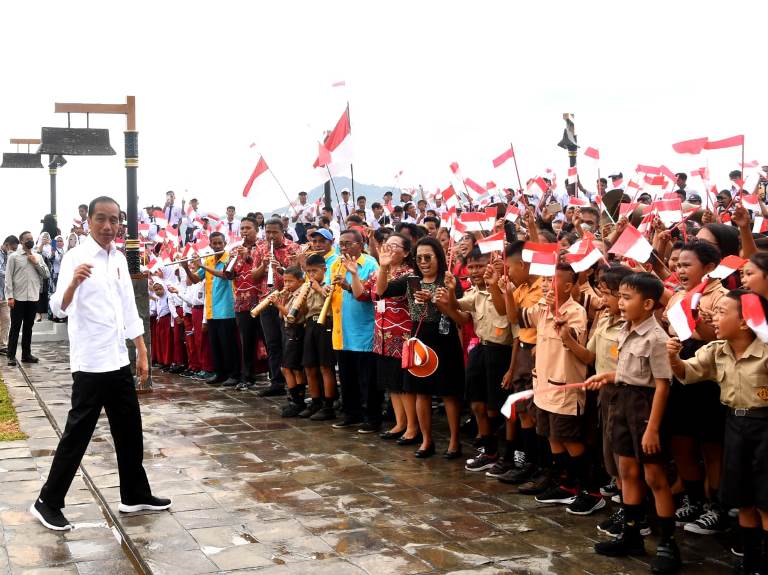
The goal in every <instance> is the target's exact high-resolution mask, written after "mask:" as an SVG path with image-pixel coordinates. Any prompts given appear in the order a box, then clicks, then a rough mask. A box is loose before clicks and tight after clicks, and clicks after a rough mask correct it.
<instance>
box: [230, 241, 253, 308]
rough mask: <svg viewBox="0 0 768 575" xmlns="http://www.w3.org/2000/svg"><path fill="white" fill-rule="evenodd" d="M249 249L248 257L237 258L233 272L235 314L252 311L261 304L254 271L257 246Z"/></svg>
mask: <svg viewBox="0 0 768 575" xmlns="http://www.w3.org/2000/svg"><path fill="white" fill-rule="evenodd" d="M246 249H248V255H246V256H240V257H238V258H237V261H236V262H235V265H234V267H233V268H232V271H233V272H234V278H233V279H234V283H235V312H244V311H251V310H252V309H253V308H254V307H255V306H256V304H257V303H259V294H258V291H257V286H256V282H254V281H253V275H252V273H251V272H252V271H253V268H254V267H255V266H254V261H255V254H256V245H253V246H251V247H250V248H246Z"/></svg>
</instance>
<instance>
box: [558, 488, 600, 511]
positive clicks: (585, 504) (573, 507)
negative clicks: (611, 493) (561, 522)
mask: <svg viewBox="0 0 768 575" xmlns="http://www.w3.org/2000/svg"><path fill="white" fill-rule="evenodd" d="M603 507H605V499H603V498H602V497H601V496H600V495H593V494H591V493H589V492H588V491H581V492H580V493H579V494H578V495H577V496H576V499H574V500H573V503H571V504H570V505H569V506H568V507H567V508H566V509H565V510H566V511H567V512H568V513H570V514H572V515H591V514H592V513H594V512H595V511H597V510H599V509H602V508H603Z"/></svg>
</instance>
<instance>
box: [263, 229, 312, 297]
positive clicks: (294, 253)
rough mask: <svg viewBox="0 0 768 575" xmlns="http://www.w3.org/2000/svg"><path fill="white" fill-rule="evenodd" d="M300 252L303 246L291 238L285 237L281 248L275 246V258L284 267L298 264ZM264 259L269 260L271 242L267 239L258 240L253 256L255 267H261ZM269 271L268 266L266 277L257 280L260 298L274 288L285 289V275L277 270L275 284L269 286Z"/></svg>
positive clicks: (275, 271)
mask: <svg viewBox="0 0 768 575" xmlns="http://www.w3.org/2000/svg"><path fill="white" fill-rule="evenodd" d="M299 253H301V246H300V245H299V244H297V243H296V242H292V241H290V240H286V239H284V240H283V245H281V246H280V247H279V248H278V247H275V259H276V260H277V261H278V262H279V263H280V265H281V266H282V267H284V268H287V267H289V266H292V265H296V260H297V258H298V255H299ZM262 261H269V242H268V241H267V240H259V241H258V242H256V247H255V249H254V256H253V267H255V268H257V267H259V266H260V265H261V262H262ZM268 271H269V267H267V268H266V270H265V272H264V277H262V278H261V279H260V280H259V281H257V282H256V295H257V296H258V298H259V299H262V298H263V297H264V296H266V295H267V294H268V293H269V292H270V291H272V289H276V290H281V289H283V275H282V274H279V273H277V270H274V280H275V285H274V286H273V287H272V288H269V287H267V276H268Z"/></svg>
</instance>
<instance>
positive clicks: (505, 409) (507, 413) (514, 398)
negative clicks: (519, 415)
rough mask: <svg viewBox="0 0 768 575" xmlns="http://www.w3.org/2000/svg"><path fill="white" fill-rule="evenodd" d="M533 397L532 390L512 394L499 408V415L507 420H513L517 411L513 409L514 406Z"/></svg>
mask: <svg viewBox="0 0 768 575" xmlns="http://www.w3.org/2000/svg"><path fill="white" fill-rule="evenodd" d="M532 397H533V390H532V389H524V390H523V391H518V392H515V393H513V394H512V395H509V396H507V400H506V401H505V402H504V405H502V406H501V410H500V411H501V414H502V415H503V416H504V417H506V418H507V419H511V420H513V421H514V420H515V414H516V412H517V410H516V409H515V404H516V403H519V402H521V401H523V400H525V399H531V398H532Z"/></svg>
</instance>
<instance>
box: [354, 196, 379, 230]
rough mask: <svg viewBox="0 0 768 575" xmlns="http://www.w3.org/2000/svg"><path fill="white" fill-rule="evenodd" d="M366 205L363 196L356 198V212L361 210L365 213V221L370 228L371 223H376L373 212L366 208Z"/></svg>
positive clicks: (365, 199) (366, 201) (366, 202)
mask: <svg viewBox="0 0 768 575" xmlns="http://www.w3.org/2000/svg"><path fill="white" fill-rule="evenodd" d="M367 205H368V200H367V198H366V197H365V196H357V211H360V210H363V211H364V212H365V218H364V219H365V221H366V222H367V223H368V225H369V226H372V225H373V222H375V221H376V218H375V217H374V215H373V210H372V209H371V208H369V207H367Z"/></svg>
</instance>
